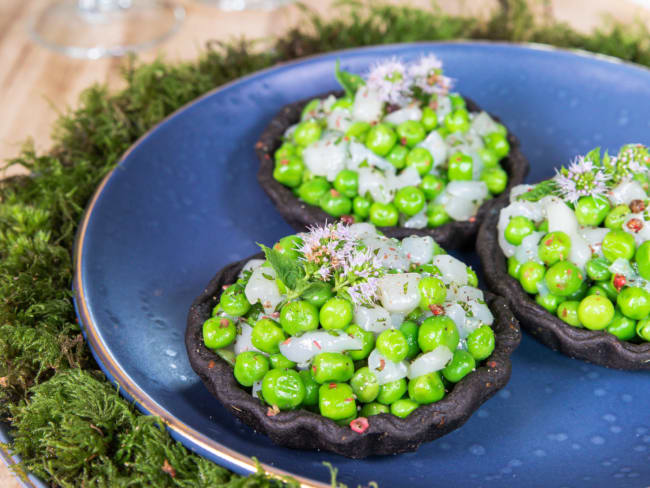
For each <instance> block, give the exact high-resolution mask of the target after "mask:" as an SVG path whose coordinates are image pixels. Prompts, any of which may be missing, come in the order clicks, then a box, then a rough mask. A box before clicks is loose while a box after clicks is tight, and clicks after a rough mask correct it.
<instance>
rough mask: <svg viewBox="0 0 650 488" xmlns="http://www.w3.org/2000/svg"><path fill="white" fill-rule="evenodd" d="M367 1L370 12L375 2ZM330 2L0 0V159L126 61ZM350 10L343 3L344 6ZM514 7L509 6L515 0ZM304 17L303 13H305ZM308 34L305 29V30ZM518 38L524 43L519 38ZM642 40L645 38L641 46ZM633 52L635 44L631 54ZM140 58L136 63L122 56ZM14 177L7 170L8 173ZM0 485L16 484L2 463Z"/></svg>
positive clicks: (580, 17)
mask: <svg viewBox="0 0 650 488" xmlns="http://www.w3.org/2000/svg"><path fill="white" fill-rule="evenodd" d="M370 2H372V3H373V5H375V4H377V3H378V2H374V1H373V0H367V1H366V3H367V4H368V3H370ZM340 3H341V2H340V1H334V0H303V1H302V2H301V3H300V4H298V3H296V2H293V1H291V0H1V1H0V59H1V60H2V63H0V111H1V112H0V113H1V114H2V115H1V116H0V159H2V160H5V159H8V158H11V157H13V156H16V155H17V154H18V152H19V150H20V148H21V146H22V145H23V143H24V142H25V141H26V140H27V139H28V138H31V140H32V141H33V144H34V145H35V147H36V148H37V150H41V151H42V150H44V149H47V148H48V147H49V145H50V136H51V134H52V131H53V130H55V129H53V124H54V122H55V121H56V119H57V117H58V116H59V115H60V114H61V113H63V112H66V111H67V110H69V109H71V108H74V107H75V105H76V103H77V100H78V98H79V96H80V94H81V92H82V91H83V90H84V88H87V87H88V86H90V85H92V84H94V83H100V84H106V85H107V86H108V87H109V89H111V90H114V89H119V88H120V87H121V86H123V78H122V72H123V69H124V66H125V63H129V62H131V63H133V62H146V61H151V60H153V59H155V58H157V57H164V58H165V59H166V60H168V61H177V60H191V59H195V58H196V57H197V56H198V55H200V54H201V52H202V51H203V50H204V49H205V46H206V44H207V43H214V42H215V41H232V40H234V39H240V38H247V39H257V40H259V42H257V43H255V44H254V49H259V50H260V51H264V50H267V49H271V48H272V47H273V42H272V40H273V39H274V37H275V36H277V35H281V34H284V33H286V32H288V31H289V30H290V29H292V28H294V27H296V26H301V27H303V28H305V27H304V26H305V25H309V24H308V23H306V22H305V16H306V15H308V12H314V13H317V14H319V15H321V16H322V17H323V18H326V19H328V18H334V17H340V16H341V15H345V12H346V10H345V9H344V8H343V7H341V6H340ZM348 3H349V2H348ZM384 3H391V4H402V5H411V6H416V7H422V8H432V9H439V10H441V11H443V12H447V13H449V14H453V15H463V16H467V17H475V18H478V19H487V18H489V16H490V14H491V13H493V12H494V11H495V10H497V9H502V8H504V6H507V5H509V4H510V2H508V1H507V0H437V1H435V2H432V1H431V0H410V1H408V2H400V1H397V0H392V1H387V2H384ZM513 3H514V2H513ZM528 4H529V6H530V7H531V12H532V15H534V16H536V17H539V19H541V21H542V22H543V21H544V19H555V20H556V21H560V22H565V23H567V24H568V25H569V26H571V27H572V28H573V29H575V30H577V31H579V32H584V33H588V32H591V31H593V30H594V29H595V28H602V27H606V26H607V25H608V23H609V24H610V25H611V23H612V22H621V23H623V24H625V25H629V26H630V29H634V26H638V25H644V26H646V27H647V26H650V0H616V1H614V0H530V1H529V2H528ZM306 12H307V13H306ZM307 28H308V27H307ZM521 38H522V39H526V36H525V33H522V36H521ZM649 41H650V40H649ZM631 48H632V49H634V46H632V47H631ZM132 50H137V51H138V54H137V56H138V58H137V59H138V61H133V60H129V58H128V56H127V57H125V54H126V53H128V52H130V51H132ZM16 171H20V169H19V168H17V167H14V168H12V169H11V170H10V171H9V173H8V174H11V173H12V172H16ZM0 486H1V487H3V488H15V487H18V486H19V485H18V484H17V482H16V481H15V480H14V479H13V477H12V476H11V474H10V472H9V470H8V469H7V468H6V467H5V466H4V465H3V464H2V463H0Z"/></svg>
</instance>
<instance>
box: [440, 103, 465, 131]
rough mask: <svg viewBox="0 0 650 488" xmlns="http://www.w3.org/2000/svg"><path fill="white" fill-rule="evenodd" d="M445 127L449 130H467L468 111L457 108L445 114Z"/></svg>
mask: <svg viewBox="0 0 650 488" xmlns="http://www.w3.org/2000/svg"><path fill="white" fill-rule="evenodd" d="M444 124H445V128H446V129H447V130H448V131H449V132H467V131H468V130H469V113H468V112H467V110H466V109H464V108H459V109H457V110H454V111H452V112H449V113H448V114H447V115H445V121H444Z"/></svg>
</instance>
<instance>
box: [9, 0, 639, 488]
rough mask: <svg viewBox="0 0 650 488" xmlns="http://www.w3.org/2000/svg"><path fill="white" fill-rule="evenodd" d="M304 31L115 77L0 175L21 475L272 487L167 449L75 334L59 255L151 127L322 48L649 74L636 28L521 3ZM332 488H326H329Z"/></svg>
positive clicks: (163, 437) (368, 17) (68, 270)
mask: <svg viewBox="0 0 650 488" xmlns="http://www.w3.org/2000/svg"><path fill="white" fill-rule="evenodd" d="M339 8H340V10H339V14H338V15H337V16H335V17H334V18H333V19H331V20H323V19H321V18H319V17H318V16H316V15H314V14H312V13H311V12H309V11H306V12H305V17H306V21H305V22H301V24H300V27H297V28H295V29H293V30H291V31H290V32H289V33H287V34H286V35H285V36H283V37H281V38H279V39H277V40H276V41H275V42H274V45H273V47H272V49H270V50H269V51H268V52H263V53H259V52H256V51H255V50H254V49H252V48H253V47H254V44H252V43H251V42H249V41H243V40H242V41H237V42H231V43H225V44H224V43H213V44H210V45H208V46H207V48H206V50H205V52H204V53H203V54H202V55H201V56H200V57H199V59H198V60H196V61H194V62H189V63H178V64H168V63H165V62H163V61H161V60H158V61H155V62H153V63H150V64H145V65H140V64H137V63H136V62H135V61H133V60H130V61H129V62H127V63H126V65H125V67H124V78H125V80H126V88H125V89H124V90H122V91H120V92H118V93H111V92H109V91H107V89H106V88H105V87H103V86H94V87H91V88H89V89H88V90H86V91H85V92H84V93H83V94H82V96H81V99H80V101H79V105H78V108H77V109H76V110H73V111H71V112H69V113H67V114H65V115H64V116H62V117H61V119H60V120H59V122H58V123H57V126H56V128H55V131H54V141H55V144H54V147H53V148H52V150H50V151H49V152H48V153H46V154H38V153H36V152H35V151H34V149H33V148H32V147H30V146H29V145H28V146H26V147H25V149H24V150H23V151H22V153H21V154H20V155H19V156H18V157H17V158H15V159H14V160H12V161H10V162H9V163H8V164H10V165H11V164H22V165H24V166H25V167H27V168H28V169H29V170H30V171H31V176H29V177H17V178H12V179H9V180H5V181H2V182H0V415H1V416H2V417H3V418H4V419H5V420H8V421H10V422H11V423H12V426H13V429H14V430H13V432H14V436H15V443H14V445H13V448H14V450H15V451H16V453H17V454H19V455H21V456H22V457H23V460H24V461H23V462H24V466H25V468H26V469H29V470H32V471H34V472H35V473H36V474H38V475H40V476H41V477H42V478H43V479H45V480H46V481H48V482H49V483H50V484H52V485H61V486H79V485H85V486H89V485H92V486H126V485H128V486H181V487H184V486H265V487H266V486H272V485H273V484H276V482H274V481H272V480H269V479H268V478H266V477H265V476H263V475H262V474H257V475H255V476H251V477H248V478H241V477H239V476H236V475H232V474H231V473H229V472H227V470H225V469H222V468H220V467H218V466H216V465H214V464H212V463H209V462H207V461H205V460H204V459H202V458H200V457H198V456H197V455H195V454H193V453H191V452H190V451H188V450H186V449H185V448H184V447H182V446H181V445H180V444H178V443H176V442H174V441H172V440H171V439H170V438H169V436H168V434H167V433H166V432H165V431H164V430H162V429H160V428H159V425H158V424H157V422H156V420H155V419H152V418H147V417H143V416H141V415H140V414H138V413H136V412H135V411H134V410H133V408H132V407H131V406H130V405H128V404H127V402H126V401H125V400H123V399H122V398H121V397H120V396H119V394H118V392H117V390H115V389H114V388H113V387H112V386H111V385H110V384H109V383H108V382H107V381H106V379H105V378H104V377H103V375H102V374H101V373H99V372H98V367H97V365H96V364H95V363H94V361H93V360H92V359H91V357H90V355H89V351H88V348H87V346H86V344H85V343H84V342H83V340H82V337H81V334H80V330H79V327H78V325H77V323H76V319H75V315H74V308H73V305H72V297H71V292H70V284H71V280H72V262H71V257H70V256H71V249H72V243H73V239H74V233H75V231H76V227H77V224H78V222H79V220H80V218H81V214H82V212H83V208H84V206H85V205H86V203H87V201H88V199H89V198H90V196H91V195H92V193H93V191H94V190H95V188H96V186H97V184H98V183H99V182H100V181H101V179H102V178H103V177H104V176H105V175H106V174H107V173H108V172H109V171H110V170H111V168H112V167H113V166H114V165H115V163H116V162H117V160H118V158H119V157H120V156H121V155H122V154H123V153H124V151H125V150H126V149H127V148H128V147H129V146H130V145H131V144H132V143H133V142H134V141H135V140H136V139H137V138H138V137H139V136H141V135H142V134H143V133H144V132H145V131H147V130H148V129H149V128H151V127H152V126H153V125H155V124H156V123H157V122H159V121H160V120H161V119H162V118H163V117H165V116H167V115H168V114H170V113H171V112H172V111H174V110H176V109H177V108H179V107H180V106H181V105H183V104H185V103H187V102H189V101H190V100H192V99H194V98H196V97H197V96H199V95H201V94H203V93H205V92H206V91H208V90H210V89H212V88H214V87H216V86H219V85H221V84H223V83H225V82H228V81H231V80H233V79H235V78H237V77H240V76H242V75H245V74H248V73H250V72H252V71H255V70H258V69H261V68H265V67H267V66H270V65H272V64H273V63H276V62H278V61H283V60H288V59H294V58H296V57H300V56H305V55H309V54H315V53H318V52H324V51H330V50H333V49H340V48H349V47H354V46H364V45H370V44H384V43H393V42H409V41H425V40H448V39H455V38H473V39H478V38H481V39H492V40H508V41H534V42H545V43H549V44H554V45H557V46H560V47H570V48H582V49H587V50H590V51H594V52H601V53H604V54H609V55H612V56H618V57H620V58H622V59H625V60H628V61H633V62H636V63H640V64H644V65H650V41H649V39H650V35H648V34H649V32H648V30H647V28H646V27H644V26H642V25H635V26H624V25H618V24H611V25H610V26H608V27H606V28H602V29H599V30H597V31H595V32H594V33H592V34H589V35H587V34H581V33H578V32H575V31H573V30H572V29H571V28H569V27H568V26H566V25H563V24H558V23H555V22H554V21H553V20H552V19H549V18H544V19H542V20H541V21H540V20H538V19H536V17H535V16H534V15H533V14H532V13H531V9H529V8H528V5H527V3H526V0H502V1H501V8H500V9H499V10H497V11H495V12H494V14H493V15H492V16H491V17H490V18H489V19H485V20H479V19H468V18H464V17H457V16H449V15H446V14H444V13H443V12H441V11H439V10H436V9H430V10H421V9H417V8H411V7H404V6H387V5H384V4H381V3H376V2H371V1H370V0H368V1H367V2H361V3H359V2H354V3H347V4H344V5H343V6H342V7H339ZM335 483H336V482H335V481H333V484H335Z"/></svg>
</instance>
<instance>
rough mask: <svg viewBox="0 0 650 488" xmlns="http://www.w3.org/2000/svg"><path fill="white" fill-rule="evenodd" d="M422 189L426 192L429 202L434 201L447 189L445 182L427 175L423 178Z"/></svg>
mask: <svg viewBox="0 0 650 488" xmlns="http://www.w3.org/2000/svg"><path fill="white" fill-rule="evenodd" d="M420 189H421V190H422V191H423V192H424V196H425V197H426V199H427V200H433V199H435V198H436V197H437V196H438V195H440V194H441V193H442V190H444V189H445V182H444V180H443V179H442V178H439V177H437V176H435V175H432V174H426V175H424V176H423V177H422V182H421V183H420Z"/></svg>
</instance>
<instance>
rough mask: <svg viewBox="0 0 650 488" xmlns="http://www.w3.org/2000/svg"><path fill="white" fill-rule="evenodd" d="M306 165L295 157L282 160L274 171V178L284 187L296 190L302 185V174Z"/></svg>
mask: <svg viewBox="0 0 650 488" xmlns="http://www.w3.org/2000/svg"><path fill="white" fill-rule="evenodd" d="M304 170H305V165H304V164H303V163H302V160H301V159H300V158H298V157H295V156H290V157H289V158H288V159H281V160H280V161H278V162H277V163H276V165H275V168H274V169H273V178H274V179H275V180H277V181H278V182H280V183H282V184H283V185H286V186H289V187H291V188H295V187H297V186H299V185H300V183H302V174H303V172H304Z"/></svg>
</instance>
